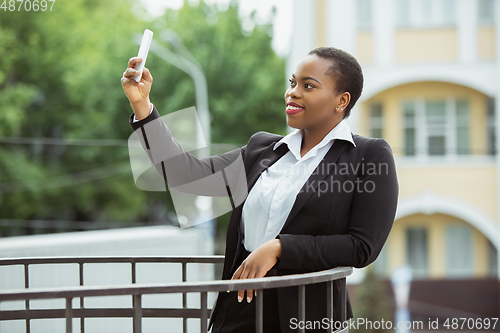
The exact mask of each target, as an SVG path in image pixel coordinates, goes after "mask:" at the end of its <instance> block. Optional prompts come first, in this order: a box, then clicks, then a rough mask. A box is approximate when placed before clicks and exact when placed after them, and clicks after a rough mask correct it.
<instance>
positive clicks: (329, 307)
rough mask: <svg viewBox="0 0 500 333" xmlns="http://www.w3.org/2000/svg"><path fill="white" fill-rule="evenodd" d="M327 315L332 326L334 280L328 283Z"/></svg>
mask: <svg viewBox="0 0 500 333" xmlns="http://www.w3.org/2000/svg"><path fill="white" fill-rule="evenodd" d="M326 315H327V317H328V321H329V322H330V324H331V323H333V280H331V281H328V282H327V283H326Z"/></svg>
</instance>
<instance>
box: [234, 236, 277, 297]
mask: <svg viewBox="0 0 500 333" xmlns="http://www.w3.org/2000/svg"><path fill="white" fill-rule="evenodd" d="M280 257H281V241H280V240H279V239H272V240H270V241H267V242H265V243H264V244H262V245H261V246H259V247H258V248H256V249H255V250H254V251H253V252H252V253H250V254H249V255H248V257H247V258H246V259H245V260H243V262H242V263H241V265H240V267H238V269H237V270H236V272H234V274H233V277H232V278H231V280H237V279H254V278H261V277H264V276H265V275H266V273H267V272H268V271H269V270H270V269H271V268H273V266H274V265H275V264H276V262H277V261H278V259H279V258H280ZM244 295H245V290H238V302H241V301H242V300H243V296H244ZM252 298H253V290H247V302H248V303H250V302H251V301H252Z"/></svg>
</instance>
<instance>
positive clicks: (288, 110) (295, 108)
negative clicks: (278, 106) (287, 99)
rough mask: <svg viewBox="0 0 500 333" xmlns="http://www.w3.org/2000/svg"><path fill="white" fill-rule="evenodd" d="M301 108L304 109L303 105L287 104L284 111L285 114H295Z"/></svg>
mask: <svg viewBox="0 0 500 333" xmlns="http://www.w3.org/2000/svg"><path fill="white" fill-rule="evenodd" d="M294 104H295V103H294ZM302 110H305V109H304V107H302V106H298V105H297V104H295V105H291V104H287V106H286V110H285V111H286V114H296V113H299V112H300V111H302Z"/></svg>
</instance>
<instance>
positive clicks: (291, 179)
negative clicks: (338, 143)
mask: <svg viewBox="0 0 500 333" xmlns="http://www.w3.org/2000/svg"><path fill="white" fill-rule="evenodd" d="M336 139H338V140H346V141H349V142H351V143H352V144H353V145H354V146H356V144H355V143H354V140H353V139H352V135H351V129H350V128H349V125H348V124H347V122H346V121H345V120H342V121H341V122H340V123H339V124H338V125H337V126H335V128H333V129H332V130H331V131H330V132H329V133H328V134H327V135H326V136H325V137H324V138H323V140H322V141H321V142H320V143H318V144H317V145H316V146H314V147H313V148H312V149H311V150H310V151H308V152H307V154H305V155H304V156H302V157H301V156H300V147H301V143H302V134H301V132H300V130H298V129H297V130H295V131H294V132H292V133H290V134H288V135H287V136H285V137H284V138H283V139H281V140H280V141H278V142H277V143H276V144H275V145H274V148H273V149H274V150H276V148H278V147H279V146H280V145H282V144H286V145H287V146H288V149H289V151H288V152H287V153H286V154H285V155H283V157H281V158H280V159H279V160H278V161H276V162H275V163H274V164H273V165H271V166H270V167H269V168H267V170H265V171H264V172H262V173H261V175H260V177H259V179H258V180H257V182H256V183H255V185H254V186H253V187H252V189H251V190H250V192H249V193H248V197H247V199H246V201H245V203H244V204H243V213H242V218H241V223H240V231H241V234H242V236H243V245H244V246H245V249H246V250H247V251H249V252H252V251H253V250H255V249H256V248H257V247H259V246H260V245H262V244H263V243H265V242H267V241H269V240H271V239H274V238H276V236H277V235H278V234H279V233H280V231H281V229H282V228H283V225H284V224H285V221H286V219H287V217H288V214H290V211H291V210H292V206H293V204H294V202H295V198H296V197H297V194H298V193H299V192H300V189H301V188H302V186H303V185H304V184H305V182H306V181H307V179H308V178H309V177H310V176H311V174H312V172H313V171H314V170H315V169H316V167H317V166H318V165H319V163H320V161H321V160H322V159H323V158H324V157H325V155H326V153H327V152H328V150H329V149H330V147H331V146H332V145H333V143H334V141H335V140H336Z"/></svg>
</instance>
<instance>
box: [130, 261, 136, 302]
mask: <svg viewBox="0 0 500 333" xmlns="http://www.w3.org/2000/svg"><path fill="white" fill-rule="evenodd" d="M130 264H131V266H132V284H134V283H135V279H136V276H137V272H136V271H135V269H136V265H135V261H132V262H131V263H130ZM132 307H133V308H135V297H134V296H132Z"/></svg>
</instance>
